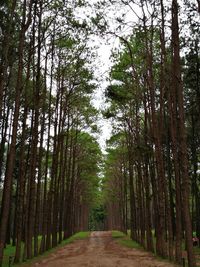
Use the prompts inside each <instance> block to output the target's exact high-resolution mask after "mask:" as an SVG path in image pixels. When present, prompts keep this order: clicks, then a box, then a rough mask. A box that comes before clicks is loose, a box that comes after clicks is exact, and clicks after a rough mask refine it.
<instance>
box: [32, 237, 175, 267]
mask: <svg viewBox="0 0 200 267" xmlns="http://www.w3.org/2000/svg"><path fill="white" fill-rule="evenodd" d="M29 266H30V267H55V266H59V267H66V266H68V267H173V266H175V265H173V264H172V263H166V262H164V261H162V260H159V259H157V258H155V257H154V256H153V255H152V254H150V253H148V252H145V251H143V250H139V249H133V248H127V247H122V246H121V245H119V244H118V242H117V241H116V240H114V239H113V238H112V236H111V232H92V233H91V235H90V237H89V238H88V239H85V240H78V241H75V242H73V243H72V244H69V245H66V246H64V247H62V248H60V249H58V250H57V251H56V252H54V253H52V254H50V255H49V256H48V257H47V258H45V259H42V260H39V261H37V262H35V263H33V264H32V265H31V264H30V265H29Z"/></svg>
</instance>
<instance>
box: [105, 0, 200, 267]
mask: <svg viewBox="0 0 200 267" xmlns="http://www.w3.org/2000/svg"><path fill="white" fill-rule="evenodd" d="M112 4H121V6H123V7H126V8H129V9H131V10H132V12H134V14H135V15H136V16H138V22H137V23H135V24H134V26H133V27H132V28H131V29H132V32H131V35H130V36H129V37H125V36H123V35H120V34H118V33H116V31H114V32H113V31H111V30H109V29H108V31H109V33H111V34H114V35H115V36H117V37H119V39H120V40H121V44H122V47H123V48H122V49H121V50H119V52H114V53H113V62H114V65H113V67H112V70H111V73H110V80H111V83H110V86H108V88H107V91H106V96H107V99H108V101H109V103H110V107H109V108H108V109H107V111H106V112H104V115H105V116H106V117H107V118H110V119H111V120H112V122H113V124H114V125H115V127H114V130H113V136H112V137H111V139H110V141H109V147H110V148H109V149H108V155H107V160H106V163H105V180H104V187H105V203H106V207H107V211H108V214H109V215H108V217H107V224H108V227H109V228H110V229H113V228H117V229H120V230H122V231H124V232H126V231H127V229H129V227H130V229H131V238H132V239H134V240H136V241H137V242H139V243H140V244H141V245H142V246H143V247H145V248H146V249H147V250H149V251H152V252H154V251H156V253H157V254H158V255H160V256H162V257H168V258H169V259H170V260H175V261H176V262H177V263H179V264H181V262H182V257H183V253H182V252H183V250H185V249H186V250H187V259H188V265H189V266H191V267H193V266H196V262H195V256H194V252H193V244H192V237H193V232H194V233H195V235H196V236H197V237H199V238H200V205H199V200H200V187H199V186H200V185H199V165H198V163H199V158H200V136H199V132H200V131H199V130H200V128H199V127H200V120H199V106H200V105H199V103H200V98H199V96H200V79H199V78H200V56H199V46H200V43H199V24H198V23H199V22H198V20H197V21H196V22H195V16H196V15H197V16H198V13H197V5H196V2H193V1H190V2H189V1H185V3H184V4H183V3H180V4H181V10H182V11H183V10H184V12H185V13H184V14H187V15H188V14H189V13H188V12H191V14H192V16H193V17H191V16H188V18H187V24H184V22H183V21H184V16H180V17H179V8H180V7H179V6H178V1H177V0H173V1H171V3H164V1H162V0H161V1H153V0H152V1H112ZM135 10H138V11H137V13H136V11H135ZM169 11H171V17H169ZM124 16H125V15H123V16H122V18H117V21H118V22H119V25H120V30H121V28H123V29H125V28H124V27H125V26H129V27H130V22H126V20H125V19H124ZM179 18H181V20H182V23H181V27H186V28H187V36H183V35H181V38H182V39H181V38H180V24H179ZM102 23H103V22H102ZM124 25H125V26H124ZM168 26H170V31H169V29H168ZM105 27H106V26H105ZM118 29H119V27H118ZM185 30H186V29H185ZM183 33H184V32H183ZM188 33H189V36H190V37H188ZM183 37H184V38H183ZM181 49H182V50H181ZM181 51H185V53H182V54H181ZM180 55H182V56H180ZM191 215H192V220H191ZM154 230H155V234H154ZM154 236H155V238H156V244H155V247H154ZM184 241H185V246H183V242H184Z"/></svg>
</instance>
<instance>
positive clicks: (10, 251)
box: [2, 232, 90, 267]
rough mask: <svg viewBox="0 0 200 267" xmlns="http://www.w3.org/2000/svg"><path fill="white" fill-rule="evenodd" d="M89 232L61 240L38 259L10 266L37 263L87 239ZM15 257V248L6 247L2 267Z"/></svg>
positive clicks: (6, 266) (5, 266)
mask: <svg viewBox="0 0 200 267" xmlns="http://www.w3.org/2000/svg"><path fill="white" fill-rule="evenodd" d="M89 234H90V232H79V233H76V234H74V235H73V236H71V237H70V238H68V239H66V240H63V241H62V242H61V243H60V244H59V245H58V246H57V247H55V248H52V249H50V250H48V251H46V252H44V253H43V254H42V255H39V256H38V257H35V258H33V259H31V260H27V261H26V262H23V263H19V264H15V265H12V266H16V267H18V266H19V267H21V266H24V267H25V266H29V264H31V263H34V262H35V261H38V260H39V259H43V258H45V257H47V256H48V255H49V254H50V253H52V252H54V251H56V250H57V249H58V248H60V247H63V246H65V245H67V244H70V243H72V242H74V241H75V240H80V239H85V238H88V237H89ZM39 240H41V238H39ZM22 251H23V246H22ZM14 255H15V247H14V246H12V245H8V246H7V247H6V248H5V249H4V260H3V265H2V267H8V266H9V257H13V256H14Z"/></svg>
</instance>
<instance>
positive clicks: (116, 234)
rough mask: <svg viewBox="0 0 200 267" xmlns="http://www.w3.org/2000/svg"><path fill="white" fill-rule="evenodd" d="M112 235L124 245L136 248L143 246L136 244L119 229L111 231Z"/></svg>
mask: <svg viewBox="0 0 200 267" xmlns="http://www.w3.org/2000/svg"><path fill="white" fill-rule="evenodd" d="M112 237H113V238H117V239H118V240H117V242H118V243H119V244H120V245H122V246H125V247H128V248H136V249H143V247H142V246H141V245H140V244H138V243H137V242H135V241H133V240H132V239H131V238H130V235H125V234H124V233H122V232H120V231H112Z"/></svg>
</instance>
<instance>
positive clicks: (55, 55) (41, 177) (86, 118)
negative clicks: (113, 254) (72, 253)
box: [0, 0, 101, 266]
mask: <svg viewBox="0 0 200 267" xmlns="http://www.w3.org/2000/svg"><path fill="white" fill-rule="evenodd" d="M81 6H82V3H81V1H77V2H76V1H67V2H65V1H43V0H35V1H32V0H30V1H26V0H23V1H18V0H12V1H1V6H0V16H1V21H0V56H1V58H0V75H1V76H0V78H1V79H0V131H1V134H0V195H1V198H0V207H1V210H0V266H2V262H3V251H4V248H5V247H6V244H10V243H11V242H12V244H13V246H16V252H15V258H14V262H15V263H17V262H19V261H21V260H22V259H23V260H26V259H30V258H32V257H33V256H37V255H38V254H39V253H43V252H44V251H46V250H48V249H50V248H51V247H54V246H56V245H57V244H58V243H60V242H61V241H62V240H63V239H65V238H67V237H69V236H71V235H72V234H73V233H74V232H76V231H79V230H84V229H87V227H88V217H89V209H90V207H91V205H92V203H93V202H94V201H95V198H96V195H97V188H98V178H97V177H98V175H97V174H98V171H99V162H100V159H101V152H100V148H99V146H98V143H97V142H96V140H95V139H94V137H92V136H91V134H89V133H92V131H96V125H95V122H96V117H97V115H98V114H97V111H96V110H95V109H94V107H93V106H92V105H91V95H92V93H93V91H94V89H95V85H94V83H93V73H92V69H91V68H90V67H89V62H90V61H91V60H92V54H91V52H90V50H89V48H88V45H87V39H88V37H87V36H88V35H87V30H86V29H85V28H86V25H85V22H84V21H82V22H80V20H77V19H76V17H75V11H76V9H78V8H81Z"/></svg>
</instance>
